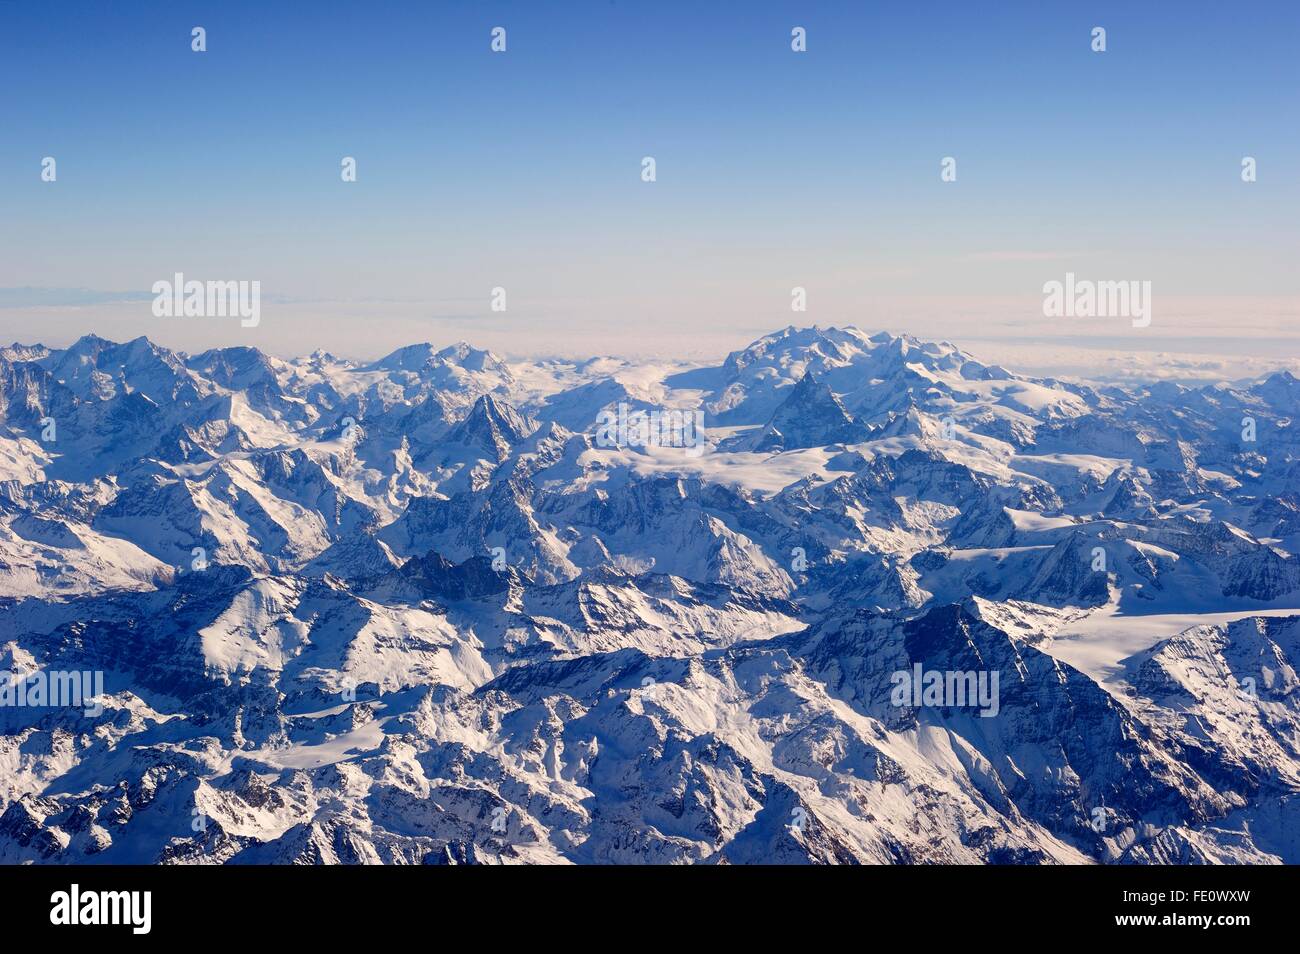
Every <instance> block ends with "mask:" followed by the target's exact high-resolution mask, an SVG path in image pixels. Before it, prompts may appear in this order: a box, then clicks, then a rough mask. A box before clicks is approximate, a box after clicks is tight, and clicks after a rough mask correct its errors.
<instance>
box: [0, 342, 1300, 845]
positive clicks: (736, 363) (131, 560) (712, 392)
mask: <svg viewBox="0 0 1300 954" xmlns="http://www.w3.org/2000/svg"><path fill="white" fill-rule="evenodd" d="M628 409H630V410H631V411H635V412H643V413H645V414H653V413H666V412H673V413H677V412H681V413H688V414H691V415H695V418H694V419H697V420H702V421H703V425H704V426H703V430H702V431H701V434H702V435H703V438H704V440H705V446H704V447H703V448H702V452H700V450H701V449H700V448H682V447H669V446H657V445H656V444H655V443H654V442H653V441H651V442H648V443H647V442H645V441H637V440H626V441H616V442H614V446H605V445H607V444H610V443H611V442H609V441H597V440H596V432H597V429H598V427H599V422H600V421H601V420H602V417H603V418H604V419H605V420H608V419H609V415H610V414H611V413H619V414H622V415H623V416H624V417H626V413H627V410H628ZM1298 414H1300V379H1297V378H1296V377H1295V376H1294V375H1292V374H1291V373H1289V372H1286V371H1281V372H1277V373H1274V374H1272V375H1269V376H1267V377H1262V378H1258V379H1253V380H1243V381H1235V382H1222V383H1216V384H1212V385H1205V386H1192V385H1185V384H1177V383H1173V382H1169V381H1158V382H1152V383H1148V384H1138V383H1126V384H1124V385H1122V386H1121V385H1115V384H1099V383H1090V382H1087V381H1083V380H1058V379H1051V378H1035V377H1032V376H1028V375H1021V374H1017V373H1014V372H1013V371H1011V370H1008V369H1006V368H1003V367H999V366H997V365H989V364H984V363H982V362H981V361H979V360H978V359H977V358H976V357H974V356H972V355H970V354H968V353H966V352H965V351H963V350H961V349H959V348H957V347H955V346H953V345H951V344H949V343H946V342H932V341H922V340H918V339H916V338H914V337H911V336H909V335H905V334H890V333H884V332H882V333H879V334H870V335H869V334H867V333H865V332H863V331H860V330H858V329H856V328H853V327H844V328H819V327H812V328H795V327H789V328H786V329H783V330H781V331H778V332H775V333H772V334H769V335H766V336H764V337H762V338H760V339H759V340H757V341H755V342H753V343H752V344H750V345H749V346H748V347H745V348H742V349H740V350H738V351H735V352H733V353H731V354H730V355H728V356H726V358H725V359H724V360H722V361H721V362H719V363H717V364H715V365H702V366H701V365H699V364H692V363H688V362H672V361H655V362H637V361H634V360H626V359H619V358H604V357H591V358H588V359H581V360H578V359H565V358H544V359H529V360H524V359H520V360H505V359H503V358H502V357H500V356H498V355H496V354H493V353H491V352H488V351H484V350H479V349H476V348H474V347H472V346H470V345H468V344H466V343H463V342H461V343H456V344H453V345H451V346H449V347H439V346H436V345H432V344H427V343H424V344H415V345H411V346H409V347H405V348H402V349H399V350H398V351H396V352H394V353H393V354H390V355H388V356H386V357H383V358H381V359H379V360H376V361H369V362H367V361H353V360H349V359H346V358H342V357H337V356H334V355H331V354H328V353H325V352H322V351H317V352H316V353H314V354H311V355H309V356H306V357H301V358H296V359H292V360H288V359H284V358H280V357H274V356H271V355H268V354H264V353H262V352H260V351H258V350H257V349H255V348H251V347H230V348H222V349H217V350H213V351H208V352H205V353H202V354H197V355H189V354H184V353H181V352H177V351H173V350H169V349H167V348H164V347H161V346H159V345H157V344H155V343H153V342H151V341H149V340H148V339H145V338H139V339H136V340H134V341H130V342H126V343H116V342H112V341H108V340H105V339H103V338H99V337H96V336H93V335H91V336H86V337H83V338H81V339H80V340H78V341H76V342H75V343H74V344H72V345H71V346H69V347H67V348H47V347H45V346H43V345H39V344H14V345H12V346H10V347H7V348H0V669H3V670H4V672H3V673H0V680H8V682H7V683H6V685H12V684H13V683H14V682H15V681H17V680H23V679H30V678H31V677H32V676H33V674H48V675H49V676H50V678H51V679H54V678H57V674H58V673H65V672H78V673H86V672H92V671H93V672H95V673H101V674H102V680H103V687H104V688H103V695H102V697H100V698H98V699H97V700H96V704H95V705H94V706H80V705H79V706H70V705H33V704H18V702H17V697H16V696H13V695H12V694H11V695H9V696H6V697H5V698H0V862H3V863H8V864H19V863H39V864H101V863H130V864H379V863H385V864H465V863H480V864H677V863H700V864H823V863H826V864H857V863H870V864H915V863H949V864H1095V863H1101V864H1185V863H1206V864H1279V863H1300V678H1298V677H1297V671H1296V667H1297V665H1300V426H1297V420H1298ZM910 672H916V673H918V674H919V673H922V672H925V673H930V672H934V673H940V674H945V673H946V674H949V681H950V682H951V679H952V674H958V675H959V676H963V677H964V676H969V677H970V678H971V679H972V680H976V681H978V684H979V685H981V686H987V685H988V684H990V683H991V684H992V685H993V686H996V687H997V696H998V697H997V700H996V705H982V706H978V707H976V706H973V705H967V704H963V701H962V700H961V699H953V698H951V697H950V696H949V695H944V694H940V695H937V696H935V697H934V698H929V697H928V696H926V695H925V694H924V693H922V692H920V690H919V688H917V689H916V690H915V691H912V692H910V693H908V694H907V695H906V698H905V700H904V704H899V703H898V701H897V697H895V698H891V696H893V695H894V694H893V693H892V689H893V686H894V684H895V683H896V680H895V678H894V677H895V676H896V674H898V673H910ZM990 675H991V676H992V678H991V679H987V680H986V679H985V677H988V676H990ZM976 681H972V682H971V685H976ZM29 701H30V700H28V702H29ZM46 701H51V700H46ZM972 701H973V700H972ZM985 702H987V700H985ZM981 710H982V711H981Z"/></svg>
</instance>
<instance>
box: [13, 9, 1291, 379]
mask: <svg viewBox="0 0 1300 954" xmlns="http://www.w3.org/2000/svg"><path fill="white" fill-rule="evenodd" d="M196 25H201V26H203V27H205V28H206V30H207V39H208V52H206V53H202V54H199V53H194V52H192V51H191V49H190V30H191V28H192V27H194V26H196ZM498 25H499V26H504V27H505V28H506V29H507V31H508V45H509V49H508V52H506V53H505V54H493V53H492V52H491V51H490V50H489V40H490V37H489V31H490V30H491V28H492V27H494V26H498ZM796 25H798V26H803V27H805V28H806V29H807V31H808V52H807V53H803V54H796V53H793V52H791V50H790V29H791V27H792V26H796ZM1098 25H1100V26H1104V27H1105V28H1106V29H1107V33H1108V35H1107V45H1108V50H1107V52H1106V53H1104V54H1097V53H1094V52H1092V50H1091V49H1090V45H1089V44H1090V31H1091V29H1092V27H1094V26H1098ZM1298 36H1300V4H1296V3H1294V2H1291V0H1285V2H1283V0H1269V2H1261V3H1254V4H1247V5H1244V6H1239V5H1233V4H1223V3H1210V2H1206V3H1187V2H1177V3H1173V2H1151V3H1147V2H1143V3H1131V2H1124V3H1113V4H1112V3H1064V2H1061V3H1056V2H1053V3H1041V2H1023V3H990V4H974V3H942V2H941V3H923V4H901V3H890V4H866V3H860V2H859V3H820V2H819V3H816V4H806V3H805V4H796V3H767V2H755V3H745V4H737V3H717V4H699V3H674V2H665V3H655V4H645V3H630V2H624V0H618V2H599V3H597V2H593V3H582V2H572V3H569V2H566V3H563V4H560V3H538V2H532V3H517V4H512V3H470V2H433V0H422V2H409V3H384V2H376V3H365V4H357V3H313V4H311V5H302V4H290V3H283V4H274V3H265V2H260V3H251V2H250V3H244V2H223V3H221V4H219V5H217V4H199V3H185V2H158V3H154V2H131V3H103V2H90V3H59V4H36V3H26V2H0V91H2V92H0V97H2V100H0V223H3V224H2V225H0V338H3V339H4V340H6V341H7V340H14V339H18V340H22V341H35V340H42V341H45V342H46V343H48V344H51V345H62V344H66V343H68V342H69V341H71V340H72V339H74V338H76V337H77V336H78V335H80V334H83V333H85V332H88V331H95V332H98V333H100V334H104V335H105V336H108V337H114V338H118V339H123V338H128V337H133V336H135V335H137V334H148V335H149V336H150V337H151V338H153V339H155V340H158V341H161V342H162V343H164V344H169V345H172V346H176V347H182V348H187V349H190V350H196V349H198V348H200V347H207V346H212V345H221V344H252V345H256V346H258V347H261V348H263V349H264V350H267V351H271V352H274V353H280V354H295V353H306V352H309V351H311V350H313V349H315V348H317V347H324V348H327V349H329V350H333V351H336V352H339V353H342V354H350V355H356V356H370V355H374V354H377V353H380V352H382V351H386V350H389V349H390V348H391V347H396V346H397V345H399V344H404V343H409V342H411V341H415V340H431V341H434V342H449V341H451V340H454V339H456V338H466V339H468V340H470V341H472V342H474V343H476V344H480V345H487V346H491V347H494V348H496V349H497V350H501V351H504V352H507V353H513V354H523V353H536V352H548V353H549V352H556V353H576V354H593V353H619V352H623V353H628V352H636V351H655V352H662V353H679V354H696V353H710V354H713V353H718V352H725V351H726V350H728V349H729V348H733V347H740V346H741V345H743V344H744V343H746V342H747V341H748V340H750V339H751V338H753V337H754V336H756V335H757V334H759V333H762V332H765V331H769V330H772V329H774V328H779V327H782V326H784V325H786V324H789V323H792V322H793V323H796V324H812V323H818V324H822V325H829V324H847V323H855V324H858V325H859V326H861V327H871V328H877V327H885V328H889V329H890V330H895V331H911V332H914V333H919V334H925V335H942V336H944V337H948V338H949V339H951V340H955V341H958V342H959V343H962V344H967V343H968V342H972V343H973V342H979V341H981V340H986V339H998V340H1001V341H1003V342H1004V343H1006V344H1007V345H1008V346H1009V347H1016V346H1022V345H1027V344H1031V343H1032V342H1033V341H1034V340H1038V339H1044V340H1057V339H1060V340H1062V341H1064V340H1065V339H1066V338H1068V339H1070V340H1073V341H1076V342H1079V341H1081V342H1082V343H1081V344H1078V347H1079V348H1082V349H1084V350H1089V349H1090V350H1092V351H1095V352H1096V353H1097V354H1098V355H1104V354H1106V353H1108V349H1109V350H1110V351H1114V350H1115V349H1120V350H1125V351H1140V350H1151V349H1152V348H1153V347H1156V348H1170V349H1173V350H1178V349H1179V348H1180V347H1181V348H1182V350H1189V349H1188V348H1186V344H1187V342H1191V341H1202V342H1205V344H1204V345H1203V346H1197V347H1193V348H1191V349H1190V350H1192V351H1198V350H1199V351H1201V352H1202V353H1219V352H1220V351H1222V350H1224V349H1225V348H1228V349H1230V348H1233V347H1238V348H1240V344H1239V342H1240V340H1241V339H1247V340H1249V341H1256V342H1259V344H1258V345H1257V346H1255V347H1254V350H1255V351H1256V352H1258V353H1259V354H1260V355H1265V356H1272V357H1277V356H1279V355H1282V356H1300V344H1297V342H1298V341H1300V328H1298V327H1297V326H1298V325H1300V307H1298V306H1297V302H1298V301H1300V269H1298V268H1297V262H1300V226H1298V225H1297V223H1298V222H1300V184H1298V181H1297V176H1298V175H1300V121H1298V120H1300V108H1297V107H1298V106H1300V66H1297V53H1296V48H1295V43H1296V39H1297V37H1298ZM646 155H650V156H654V157H655V158H656V161H657V164H658V181H657V182H655V183H644V182H642V181H641V179H640V161H641V157H642V156H646ZM1246 155H1250V156H1254V157H1256V159H1257V161H1258V169H1259V181H1257V182H1255V183H1252V184H1245V183H1243V182H1242V181H1241V179H1240V162H1241V157H1242V156H1246ZM44 156H53V157H55V158H56V159H57V161H58V181H57V182H56V183H45V182H42V181H41V179H40V163H41V159H42V157H44ZM343 156H354V157H356V159H357V162H358V172H359V181H358V182H356V183H344V182H342V181H341V180H340V176H339V168H340V167H339V163H340V160H341V159H342V157H343ZM944 156H954V157H956V159H957V163H958V166H957V169H958V178H957V181H956V182H955V183H943V182H941V181H940V179H939V162H940V159H941V158H942V157H944ZM1067 270H1068V271H1074V272H1075V273H1077V274H1078V275H1080V276H1081V277H1091V278H1096V279H1139V280H1150V281H1151V282H1152V284H1153V290H1154V294H1155V296H1156V304H1155V316H1154V320H1153V323H1152V327H1151V328H1149V329H1143V330H1141V331H1139V330H1138V329H1128V328H1126V327H1125V326H1124V324H1123V323H1122V322H1121V323H1113V322H1112V323H1110V324H1106V325H1105V326H1102V325H1094V326H1085V325H1082V324H1079V323H1077V322H1076V323H1070V324H1065V325H1063V324H1062V323H1061V322H1059V321H1057V322H1051V321H1049V320H1048V319H1045V318H1043V317H1042V312H1041V300H1042V294H1041V287H1042V284H1043V282H1044V281H1047V280H1049V279H1053V278H1057V279H1059V278H1061V277H1062V276H1063V275H1064V273H1065V272H1066V271H1067ZM177 271H181V272H184V273H185V275H186V277H187V278H198V279H221V280H229V279H247V280H252V279H257V280H259V281H261V283H262V293H263V298H264V302H263V309H262V323H261V325H260V326H259V327H258V328H256V329H243V328H240V327H239V325H238V323H237V322H224V323H223V322H221V321H220V320H203V319H190V320H189V321H185V320H176V321H166V320H163V319H157V318H154V317H153V316H152V314H151V313H150V309H149V294H148V291H149V289H150V287H151V286H152V284H153V283H154V282H155V281H157V280H159V279H162V278H167V277H170V276H171V275H172V274H173V273H174V272H177ZM794 285H802V286H805V287H806V288H807V289H808V295H809V310H808V312H807V313H806V314H802V315H795V314H792V313H791V311H790V288H791V287H792V286H794ZM494 286H504V287H505V288H506V289H507V291H508V295H509V310H508V311H507V312H506V313H505V314H494V313H492V312H491V311H490V310H489V306H488V303H489V294H490V291H491V289H492V288H493V287H494ZM123 299H126V300H125V301H124V300H123ZM1139 336H1140V337H1139ZM1070 347H1075V345H1070ZM975 350H977V351H980V350H982V351H984V352H986V353H987V350H988V349H987V348H984V349H980V348H978V347H976V348H975ZM1245 350H1246V351H1250V350H1252V349H1251V347H1246V349H1245Z"/></svg>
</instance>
